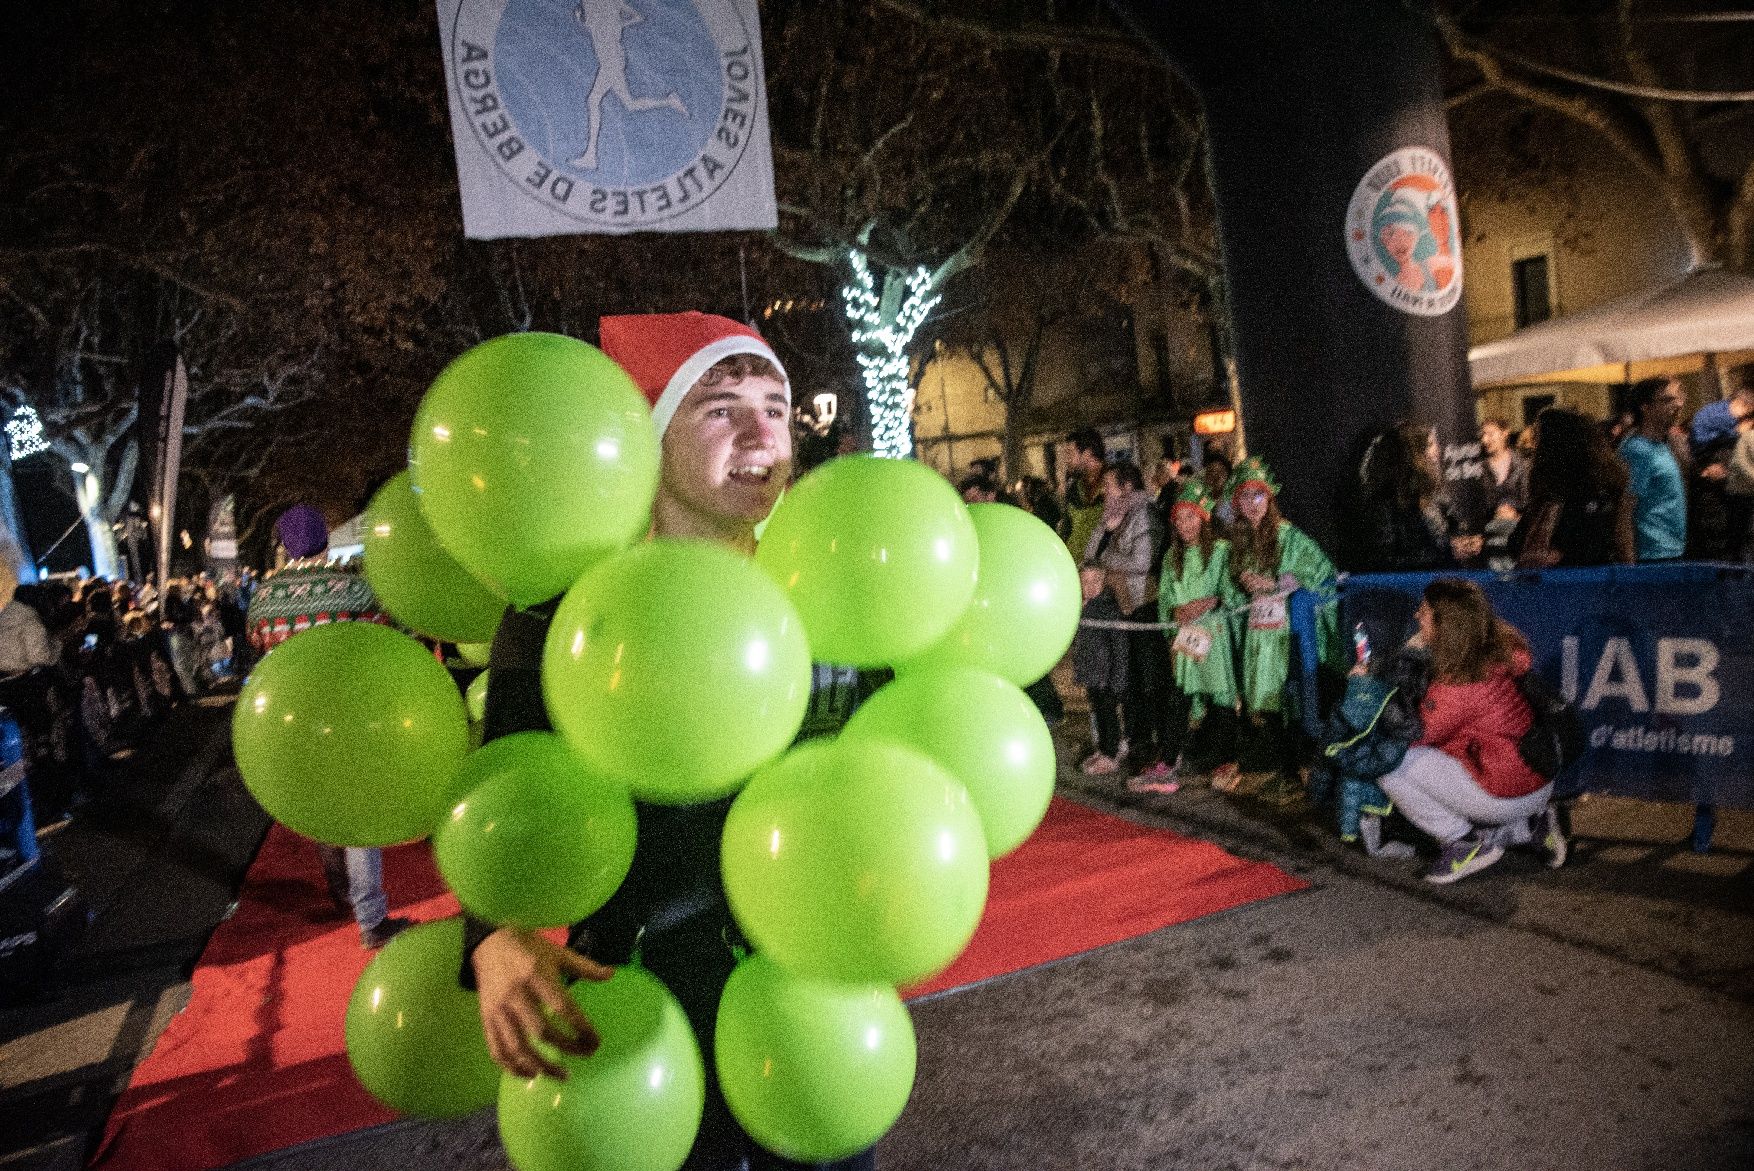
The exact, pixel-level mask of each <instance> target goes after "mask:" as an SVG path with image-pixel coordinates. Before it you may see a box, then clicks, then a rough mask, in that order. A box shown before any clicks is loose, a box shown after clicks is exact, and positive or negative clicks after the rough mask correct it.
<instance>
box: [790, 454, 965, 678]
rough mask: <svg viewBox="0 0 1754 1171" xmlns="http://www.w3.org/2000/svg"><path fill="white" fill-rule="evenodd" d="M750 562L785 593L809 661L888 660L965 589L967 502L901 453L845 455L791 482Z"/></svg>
mask: <svg viewBox="0 0 1754 1171" xmlns="http://www.w3.org/2000/svg"><path fill="white" fill-rule="evenodd" d="M755 559H756V560H757V561H758V562H759V563H760V564H761V567H762V568H763V569H765V570H767V571H768V573H769V574H771V575H772V576H773V579H774V580H775V581H777V582H779V583H780V584H781V585H782V586H783V587H784V588H785V590H786V593H787V594H788V595H789V596H790V597H791V599H792V604H793V605H795V606H796V607H797V608H798V613H799V615H800V616H801V617H802V618H803V619H804V629H805V630H807V631H809V632H810V652H811V654H813V655H814V656H815V657H816V658H817V659H818V660H820V661H823V662H829V663H844V664H849V665H852V666H856V667H879V666H885V665H888V664H891V663H897V662H900V661H902V660H904V659H908V658H911V657H912V656H914V655H917V654H919V653H920V652H921V651H924V650H925V649H926V648H927V647H929V646H931V645H932V644H933V643H934V642H936V641H937V640H938V639H940V638H942V637H943V636H944V634H945V633H946V632H947V631H948V630H949V629H950V627H951V626H952V625H953V624H954V623H955V622H956V620H957V618H959V617H960V616H961V614H962V611H963V610H964V609H966V608H967V606H968V602H969V599H970V598H971V597H972V596H973V595H974V586H975V573H976V568H977V563H978V561H979V546H978V542H977V539H976V537H975V531H974V525H973V523H972V522H971V521H970V520H969V517H968V509H967V508H966V507H965V506H964V505H963V503H962V500H961V498H960V497H958V496H957V495H956V489H954V488H952V487H951V486H950V484H949V482H948V481H946V480H945V479H944V477H943V476H940V475H939V474H938V473H937V472H935V471H933V470H932V469H931V468H929V467H927V466H926V465H924V464H921V463H915V462H913V461H912V460H893V459H878V458H877V457H875V456H868V455H849V456H843V457H842V458H840V459H835V460H830V461H829V462H828V463H825V464H823V465H822V466H821V467H819V468H817V469H816V470H815V471H813V472H811V473H810V474H808V475H806V476H805V477H804V478H803V479H801V480H799V481H798V482H797V483H796V484H794V485H793V486H792V490H791V491H790V492H788V493H787V494H786V498H785V499H784V500H782V501H780V504H779V507H777V508H775V509H774V511H773V516H772V517H770V518H769V519H768V523H767V531H766V532H765V533H764V534H763V535H762V538H761V545H760V547H759V548H758V549H757V550H756V553H755Z"/></svg>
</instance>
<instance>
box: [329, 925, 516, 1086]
mask: <svg viewBox="0 0 1754 1171" xmlns="http://www.w3.org/2000/svg"><path fill="white" fill-rule="evenodd" d="M462 965H463V921H462V920H461V919H441V920H440V921H438V922H436V923H423V924H421V925H420V926H418V927H410V928H409V929H408V930H406V931H404V932H402V933H401V934H400V935H398V936H396V938H394V939H392V940H391V941H390V942H389V943H388V944H386V945H385V947H384V950H383V951H381V952H379V953H378V954H377V956H376V957H375V958H374V959H373V960H372V962H371V963H370V964H368V965H366V969H365V973H364V974H363V975H361V976H360V978H359V983H358V984H355V985H354V987H353V996H352V998H351V999H349V1000H348V1002H347V1059H348V1060H349V1061H350V1062H352V1063H353V1072H354V1074H355V1076H357V1077H358V1078H359V1083H360V1084H361V1085H362V1086H364V1087H365V1088H366V1089H367V1090H368V1091H370V1092H371V1095H372V1097H374V1098H376V1099H377V1100H378V1101H380V1102H382V1103H383V1104H384V1105H386V1106H388V1107H389V1108H390V1109H392V1110H395V1111H398V1112H400V1113H402V1114H413V1115H417V1116H419V1117H421V1118H456V1117H458V1116H460V1115H464V1114H471V1113H473V1112H475V1111H476V1110H479V1109H481V1108H482V1107H484V1106H491V1105H493V1102H494V1098H495V1096H496V1095H497V1094H498V1093H499V1078H500V1070H499V1066H497V1065H495V1064H494V1063H493V1058H491V1057H489V1056H488V1055H487V1042H486V1041H485V1040H484V1039H483V1038H482V1036H481V1008H480V1005H479V1004H478V1003H477V1001H476V997H475V994H474V993H473V992H469V991H466V990H465V989H463V988H461V987H459V986H458V984H457V972H458V971H459V969H461V967H462Z"/></svg>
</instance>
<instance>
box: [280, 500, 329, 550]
mask: <svg viewBox="0 0 1754 1171" xmlns="http://www.w3.org/2000/svg"><path fill="white" fill-rule="evenodd" d="M274 531H275V532H276V533H278V534H279V535H280V543H281V544H282V545H284V546H286V555H287V556H288V557H290V558H292V559H293V560H295V561H296V560H298V559H299V558H300V557H314V556H316V555H317V554H318V553H321V552H322V551H323V550H325V549H327V548H328V547H329V525H328V523H327V522H325V521H324V520H323V514H322V513H320V512H318V511H317V510H316V509H314V508H312V507H311V506H310V505H308V504H295V505H293V506H292V507H291V508H289V509H287V510H286V511H285V512H283V513H281V514H280V519H279V520H277V521H275V522H274Z"/></svg>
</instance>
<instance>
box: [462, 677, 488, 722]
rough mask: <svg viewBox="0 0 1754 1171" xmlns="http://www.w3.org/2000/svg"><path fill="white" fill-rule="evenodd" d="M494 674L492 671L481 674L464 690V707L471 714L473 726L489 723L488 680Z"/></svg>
mask: <svg viewBox="0 0 1754 1171" xmlns="http://www.w3.org/2000/svg"><path fill="white" fill-rule="evenodd" d="M492 674H493V672H492V671H483V672H481V674H479V675H477V676H475V678H473V679H471V680H469V686H468V687H467V688H465V689H464V690H463V707H464V709H465V710H466V711H468V713H469V722H470V723H471V724H481V723H485V722H486V721H487V687H488V682H487V680H488V676H490V675H492Z"/></svg>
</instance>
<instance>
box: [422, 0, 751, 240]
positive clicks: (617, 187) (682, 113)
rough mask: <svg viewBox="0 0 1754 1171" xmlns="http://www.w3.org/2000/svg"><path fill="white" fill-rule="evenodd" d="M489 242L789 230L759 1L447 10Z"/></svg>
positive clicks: (449, 51) (458, 113)
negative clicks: (778, 196)
mask: <svg viewBox="0 0 1754 1171" xmlns="http://www.w3.org/2000/svg"><path fill="white" fill-rule="evenodd" d="M438 14H439V27H440V34H441V38H442V40H443V42H444V50H445V72H446V76H447V78H448V79H449V88H450V106H451V137H452V140H453V142H454V144H455V146H456V150H457V181H458V185H459V186H460V187H461V189H462V196H463V227H464V231H465V233H466V234H467V235H468V236H469V237H470V238H471V239H476V240H490V239H497V238H500V237H504V236H555V235H562V234H566V233H573V232H608V233H624V232H712V231H725V230H735V229H766V228H773V227H776V226H778V215H777V212H776V209H775V207H774V192H773V151H772V148H771V145H770V143H769V139H768V127H767V94H766V89H765V88H764V84H763V77H762V69H761V27H760V20H759V15H758V13H757V12H756V5H755V0H438Z"/></svg>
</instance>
